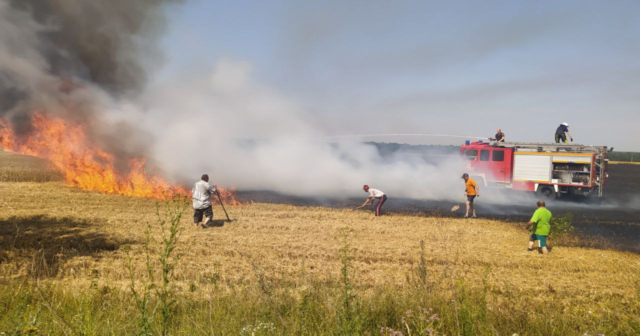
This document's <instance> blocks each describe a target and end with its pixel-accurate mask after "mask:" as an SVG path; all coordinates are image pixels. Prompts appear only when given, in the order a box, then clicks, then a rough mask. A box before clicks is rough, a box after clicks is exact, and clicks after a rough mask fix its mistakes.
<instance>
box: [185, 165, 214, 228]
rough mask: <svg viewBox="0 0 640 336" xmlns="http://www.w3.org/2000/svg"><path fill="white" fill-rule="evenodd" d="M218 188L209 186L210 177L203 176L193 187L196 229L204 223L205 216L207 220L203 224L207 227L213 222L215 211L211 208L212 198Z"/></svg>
mask: <svg viewBox="0 0 640 336" xmlns="http://www.w3.org/2000/svg"><path fill="white" fill-rule="evenodd" d="M217 188H218V186H216V185H213V186H212V185H210V184H209V175H207V174H204V175H202V179H201V180H200V181H198V182H196V184H195V185H194V186H193V189H192V190H191V191H192V192H193V222H194V223H195V224H196V227H197V226H198V224H200V222H201V221H202V216H203V215H204V216H205V217H206V218H207V219H206V220H205V221H204V224H202V227H206V226H207V225H208V224H209V223H210V222H211V221H212V220H213V210H212V208H211V196H212V195H213V194H214V193H215V192H216V189H217Z"/></svg>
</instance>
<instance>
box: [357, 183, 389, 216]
mask: <svg viewBox="0 0 640 336" xmlns="http://www.w3.org/2000/svg"><path fill="white" fill-rule="evenodd" d="M362 190H364V192H367V193H369V197H367V200H366V201H364V203H363V204H362V205H361V206H359V207H357V208H355V209H362V208H364V207H365V206H367V205H372V204H373V201H374V200H378V204H376V205H375V207H374V208H375V212H376V216H382V205H384V202H386V201H387V195H385V194H384V193H383V192H382V191H380V190H378V189H373V188H369V186H368V185H365V186H364V187H362ZM355 209H354V210H355Z"/></svg>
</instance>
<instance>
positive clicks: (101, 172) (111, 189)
mask: <svg viewBox="0 0 640 336" xmlns="http://www.w3.org/2000/svg"><path fill="white" fill-rule="evenodd" d="M31 124H32V126H33V130H32V132H31V133H30V134H29V136H28V137H26V138H24V139H23V138H18V137H16V136H15V134H14V133H13V131H12V130H11V128H10V127H9V126H8V124H7V123H6V122H5V121H3V120H2V119H0V145H2V147H3V148H4V149H5V150H7V151H11V152H16V153H20V154H26V155H32V156H37V157H40V158H44V159H48V160H49V161H51V162H52V163H53V165H54V166H55V167H56V168H58V169H59V170H60V171H61V172H62V173H63V174H64V176H65V180H66V181H67V182H68V183H70V184H71V185H73V186H75V187H78V188H81V189H84V190H92V191H100V192H104V193H108V194H117V195H126V196H136V197H148V198H157V199H168V198H171V197H174V196H177V195H187V196H188V195H189V192H188V191H187V190H186V189H185V188H183V187H180V186H175V185H171V184H169V183H168V182H166V181H165V180H163V179H162V178H160V177H155V176H148V175H147V174H146V172H145V169H144V166H145V159H144V158H135V159H132V160H131V161H130V162H129V168H130V171H129V173H128V175H124V174H122V173H120V172H119V171H118V170H117V169H116V168H115V167H114V161H115V160H114V156H113V154H110V153H106V152H105V151H103V150H101V149H100V148H98V147H96V146H95V145H92V144H91V142H90V141H89V139H88V138H87V136H86V133H85V129H84V127H83V126H82V125H79V124H73V123H71V122H69V121H66V120H63V119H60V118H56V117H50V116H46V115H44V114H43V113H36V114H34V115H33V117H32V120H31ZM221 196H223V197H224V200H225V203H229V204H233V205H235V204H238V202H237V201H236V200H235V190H221Z"/></svg>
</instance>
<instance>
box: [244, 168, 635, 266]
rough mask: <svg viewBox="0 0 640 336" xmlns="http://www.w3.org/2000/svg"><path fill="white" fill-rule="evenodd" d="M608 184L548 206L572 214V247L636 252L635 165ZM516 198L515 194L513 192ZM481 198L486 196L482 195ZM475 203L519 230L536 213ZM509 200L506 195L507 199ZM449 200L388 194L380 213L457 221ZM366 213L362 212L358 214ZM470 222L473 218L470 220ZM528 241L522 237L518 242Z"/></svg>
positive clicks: (318, 202) (265, 195)
mask: <svg viewBox="0 0 640 336" xmlns="http://www.w3.org/2000/svg"><path fill="white" fill-rule="evenodd" d="M608 172H609V180H608V182H607V186H606V189H605V197H604V198H603V199H583V198H578V199H561V200H557V201H554V202H552V203H550V204H548V208H549V209H550V210H551V211H552V212H553V214H554V216H562V215H564V214H566V213H568V212H570V213H572V214H573V215H574V216H575V220H574V223H573V224H574V227H575V231H574V237H575V239H572V240H570V241H571V244H572V245H576V246H584V247H593V248H602V249H617V250H621V251H629V252H634V253H639V254H640V165H626V164H620V165H610V166H609V169H608ZM511 192H512V193H516V194H515V195H517V196H520V192H513V191H511ZM485 195H486V196H485ZM482 196H485V198H482V197H481V198H479V199H478V200H477V202H476V207H477V212H478V216H479V217H481V218H488V219H494V220H500V221H504V222H508V223H511V224H512V225H520V226H523V225H524V223H526V222H527V221H528V220H529V218H530V216H531V214H532V213H533V211H534V210H535V199H534V198H533V197H532V198H531V202H530V204H529V202H527V203H516V204H487V202H483V200H484V199H490V198H491V194H490V193H489V194H488V193H486V192H483V193H482ZM507 196H508V195H507ZM238 197H239V198H240V199H244V200H253V201H255V202H262V203H277V204H293V205H300V206H325V207H331V208H351V207H354V206H358V205H360V204H362V202H363V201H364V199H365V198H366V195H363V197H361V198H349V199H339V198H335V199H319V198H306V197H296V196H289V195H282V194H278V193H274V192H270V191H238ZM453 205H455V203H452V202H451V201H434V200H428V201H427V200H416V199H408V198H394V197H393V196H392V195H390V196H389V201H388V202H387V203H386V204H385V210H386V211H387V212H389V213H403V214H414V215H417V216H427V217H461V216H462V215H463V214H464V212H463V211H464V204H462V205H461V209H460V210H459V211H457V212H451V211H450V209H451V207H452V206H453ZM363 211H365V210H363ZM469 221H470V222H472V221H473V219H469ZM526 239H527V238H526V237H524V238H523V240H526Z"/></svg>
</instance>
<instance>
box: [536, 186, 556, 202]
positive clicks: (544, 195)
mask: <svg viewBox="0 0 640 336" xmlns="http://www.w3.org/2000/svg"><path fill="white" fill-rule="evenodd" d="M536 196H538V198H539V199H541V200H543V201H545V202H549V201H553V200H554V199H556V197H557V196H558V195H557V194H556V191H555V190H554V189H553V187H552V186H546V185H541V186H538V190H536Z"/></svg>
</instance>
